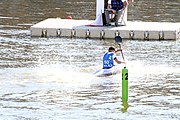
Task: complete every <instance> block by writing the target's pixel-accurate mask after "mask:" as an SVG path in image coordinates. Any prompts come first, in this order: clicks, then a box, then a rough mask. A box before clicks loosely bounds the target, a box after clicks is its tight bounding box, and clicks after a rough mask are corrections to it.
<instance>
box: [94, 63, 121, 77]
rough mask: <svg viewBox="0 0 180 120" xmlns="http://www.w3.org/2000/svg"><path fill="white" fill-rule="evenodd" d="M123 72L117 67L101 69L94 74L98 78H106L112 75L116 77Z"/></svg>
mask: <svg viewBox="0 0 180 120" xmlns="http://www.w3.org/2000/svg"><path fill="white" fill-rule="evenodd" d="M120 72H121V68H120V67H119V66H118V65H117V66H114V67H112V68H110V69H100V70H98V71H96V72H95V73H94V75H95V76H96V77H106V76H110V75H115V74H118V73H120Z"/></svg>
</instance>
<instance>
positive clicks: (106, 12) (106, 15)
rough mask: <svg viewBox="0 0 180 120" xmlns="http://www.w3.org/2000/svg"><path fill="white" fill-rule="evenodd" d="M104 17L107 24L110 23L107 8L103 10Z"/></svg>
mask: <svg viewBox="0 0 180 120" xmlns="http://www.w3.org/2000/svg"><path fill="white" fill-rule="evenodd" d="M104 12H105V17H106V24H107V25H109V24H110V19H109V10H107V9H106V10H105V11H104Z"/></svg>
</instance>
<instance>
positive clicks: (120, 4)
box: [111, 0, 124, 10]
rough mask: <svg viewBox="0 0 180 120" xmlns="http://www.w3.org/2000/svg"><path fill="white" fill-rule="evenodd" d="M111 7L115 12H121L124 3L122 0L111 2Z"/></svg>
mask: <svg viewBox="0 0 180 120" xmlns="http://www.w3.org/2000/svg"><path fill="white" fill-rule="evenodd" d="M111 6H112V9H113V10H120V9H122V8H123V7H124V3H123V2H122V0H120V1H117V0H111Z"/></svg>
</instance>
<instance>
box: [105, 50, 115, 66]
mask: <svg viewBox="0 0 180 120" xmlns="http://www.w3.org/2000/svg"><path fill="white" fill-rule="evenodd" d="M113 55H114V53H112V52H107V53H105V54H104V57H103V69H109V68H112V67H113V66H114V59H113Z"/></svg>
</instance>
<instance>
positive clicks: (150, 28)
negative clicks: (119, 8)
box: [31, 18, 180, 40]
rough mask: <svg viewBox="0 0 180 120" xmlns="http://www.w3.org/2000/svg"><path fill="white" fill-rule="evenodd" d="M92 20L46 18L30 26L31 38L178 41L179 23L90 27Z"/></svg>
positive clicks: (144, 23) (179, 35) (134, 23)
mask: <svg viewBox="0 0 180 120" xmlns="http://www.w3.org/2000/svg"><path fill="white" fill-rule="evenodd" d="M91 23H93V20H73V19H60V18H48V19H46V20H44V21H41V22H39V23H37V24H35V25H33V26H31V35H32V36H33V37H77V38H100V39H108V38H110V39H111V38H115V36H117V35H120V36H121V37H122V38H125V39H135V40H137V39H138V40H139V39H143V40H179V39H180V23H168V22H130V21H127V24H126V26H118V27H115V26H113V25H112V26H108V27H107V26H99V27H97V26H91Z"/></svg>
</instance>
